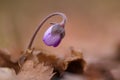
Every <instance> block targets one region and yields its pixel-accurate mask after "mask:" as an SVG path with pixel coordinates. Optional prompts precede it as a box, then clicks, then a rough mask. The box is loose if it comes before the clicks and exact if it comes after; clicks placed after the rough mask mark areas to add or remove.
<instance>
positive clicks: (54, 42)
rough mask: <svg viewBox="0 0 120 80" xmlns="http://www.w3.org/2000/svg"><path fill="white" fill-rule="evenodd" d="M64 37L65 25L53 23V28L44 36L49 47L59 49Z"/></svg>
mask: <svg viewBox="0 0 120 80" xmlns="http://www.w3.org/2000/svg"><path fill="white" fill-rule="evenodd" d="M64 36H65V30H64V25H61V24H58V23H53V24H52V26H50V27H49V28H48V29H47V30H46V32H45V34H44V36H43V41H44V43H45V44H46V45H48V46H53V47H57V46H58V45H59V44H60V42H61V40H62V39H63V37H64Z"/></svg>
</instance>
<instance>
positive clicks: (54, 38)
mask: <svg viewBox="0 0 120 80" xmlns="http://www.w3.org/2000/svg"><path fill="white" fill-rule="evenodd" d="M43 41H44V43H45V44H46V45H48V46H54V47H57V46H58V45H59V43H60V42H61V36H60V35H52V34H50V33H49V34H48V35H46V36H45V37H44V38H43Z"/></svg>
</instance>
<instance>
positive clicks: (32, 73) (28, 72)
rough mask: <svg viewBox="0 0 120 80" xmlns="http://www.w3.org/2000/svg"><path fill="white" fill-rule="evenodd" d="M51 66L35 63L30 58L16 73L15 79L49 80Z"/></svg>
mask: <svg viewBox="0 0 120 80" xmlns="http://www.w3.org/2000/svg"><path fill="white" fill-rule="evenodd" d="M52 76H53V68H51V67H50V66H44V63H40V64H37V65H35V64H34V62H33V61H32V60H27V61H26V62H25V64H24V65H23V67H22V69H21V71H20V72H19V73H18V75H17V80H50V79H51V78H52Z"/></svg>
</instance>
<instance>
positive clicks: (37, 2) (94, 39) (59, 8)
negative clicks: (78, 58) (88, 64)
mask: <svg viewBox="0 0 120 80" xmlns="http://www.w3.org/2000/svg"><path fill="white" fill-rule="evenodd" d="M53 12H63V13H64V14H65V15H66V16H67V24H66V26H65V29H66V36H65V38H64V39H63V41H62V43H61V44H60V45H59V46H58V47H57V48H53V47H48V46H46V45H45V44H44V43H43V42H42V37H43V34H44V32H45V30H46V29H47V28H48V27H49V26H50V24H49V23H50V22H60V21H61V17H59V16H56V17H53V18H51V19H50V20H49V21H48V22H47V23H46V24H45V25H44V26H43V27H42V28H41V31H40V32H39V34H38V36H37V38H36V40H35V43H34V47H36V48H44V49H46V50H48V51H50V52H54V53H57V54H62V53H66V50H68V49H69V47H71V46H72V47H74V48H75V49H78V50H80V51H82V52H83V55H84V56H85V57H86V59H87V57H89V58H92V59H99V58H101V57H102V58H109V57H112V56H114V53H115V51H116V47H117V45H118V44H120V35H119V34H120V1H119V0H74V1H73V0H0V47H1V48H7V49H12V50H18V51H21V50H24V49H25V48H26V46H27V45H28V42H29V41H30V38H31V36H32V34H33V32H34V30H35V28H36V27H37V26H38V24H39V23H40V21H41V20H42V19H43V18H44V17H45V16H47V15H48V14H50V13H53Z"/></svg>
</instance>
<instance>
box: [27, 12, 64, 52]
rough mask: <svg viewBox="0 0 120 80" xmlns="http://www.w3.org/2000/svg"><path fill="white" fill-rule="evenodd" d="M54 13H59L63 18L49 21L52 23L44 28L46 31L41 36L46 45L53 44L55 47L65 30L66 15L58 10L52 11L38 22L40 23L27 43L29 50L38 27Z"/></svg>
mask: <svg viewBox="0 0 120 80" xmlns="http://www.w3.org/2000/svg"><path fill="white" fill-rule="evenodd" d="M55 15H59V16H61V17H62V18H63V20H62V21H61V22H60V23H51V24H52V25H51V26H50V27H49V28H48V29H47V30H46V32H45V33H44V36H43V42H44V43H45V44H46V45H47V46H53V47H57V46H58V45H59V44H60V42H61V40H62V39H63V37H64V36H65V30H64V26H65V23H66V16H65V15H64V14H63V13H60V12H55V13H52V14H50V15H48V16H47V17H46V18H45V19H43V21H42V22H41V23H40V25H39V26H38V27H37V29H36V30H35V33H34V34H33V36H32V38H31V40H30V43H29V45H28V49H29V50H30V49H31V47H32V44H33V41H34V39H35V37H36V35H37V33H38V31H39V30H40V28H41V27H42V25H43V24H44V23H45V22H46V21H47V20H48V19H49V18H51V17H53V16H55Z"/></svg>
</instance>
